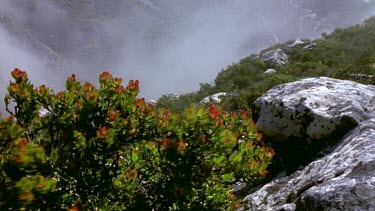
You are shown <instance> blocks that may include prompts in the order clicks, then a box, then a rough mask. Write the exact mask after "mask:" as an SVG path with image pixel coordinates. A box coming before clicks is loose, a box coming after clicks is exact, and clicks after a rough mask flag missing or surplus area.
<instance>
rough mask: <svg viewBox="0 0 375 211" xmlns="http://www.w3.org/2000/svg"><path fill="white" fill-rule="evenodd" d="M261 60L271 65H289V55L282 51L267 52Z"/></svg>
mask: <svg viewBox="0 0 375 211" xmlns="http://www.w3.org/2000/svg"><path fill="white" fill-rule="evenodd" d="M260 59H261V60H263V61H265V62H267V63H269V64H270V65H285V64H287V63H288V55H286V54H285V52H284V51H283V50H281V49H276V50H271V51H267V52H265V53H263V54H262V55H261V56H260Z"/></svg>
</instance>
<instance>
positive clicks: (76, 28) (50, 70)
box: [0, 0, 375, 107]
mask: <svg viewBox="0 0 375 211" xmlns="http://www.w3.org/2000/svg"><path fill="white" fill-rule="evenodd" d="M30 2H32V3H30ZM80 2H82V3H80ZM317 2H320V3H317ZM322 2H323V3H322ZM367 2H368V3H366V4H358V0H342V1H337V0H326V1H323V0H319V1H310V0H299V1H298V0H294V1H293V0H206V1H204V0H190V1H188V0H154V1H152V0H138V1H137V0H124V1H121V0H97V1H92V0H89V1H82V0H71V1H56V0H1V1H0V68H1V69H0V73H1V78H0V89H1V90H0V94H1V95H2V96H3V95H4V90H5V86H6V84H8V82H9V80H10V71H11V70H12V69H13V68H14V67H19V68H21V69H23V70H26V71H27V72H28V74H29V75H30V77H31V79H32V81H33V82H34V83H35V84H38V85H39V84H42V83H45V84H47V85H49V86H52V87H53V88H54V89H62V88H63V86H64V80H65V78H66V77H67V76H69V75H70V74H72V73H77V75H78V76H79V77H80V79H81V80H84V81H87V80H88V81H91V82H93V81H96V80H97V77H98V74H99V73H100V72H102V71H103V70H108V71H110V72H111V73H113V74H114V75H116V76H121V77H123V78H124V79H125V80H124V81H125V82H126V81H127V80H128V79H139V80H140V81H141V96H144V97H146V98H147V99H157V98H158V97H160V96H161V95H162V94H167V93H171V92H173V93H185V92H188V91H193V90H196V89H198V88H199V85H198V84H199V83H200V82H213V80H214V78H215V76H216V75H217V73H218V72H219V71H220V70H221V69H222V68H225V67H226V66H227V65H229V64H231V63H232V62H235V61H238V60H239V59H241V58H243V57H245V56H248V55H250V54H251V53H256V52H258V51H259V50H260V49H262V48H265V47H268V46H269V45H272V44H275V43H277V42H283V41H286V40H289V39H296V38H317V37H319V36H320V34H321V33H322V32H327V31H328V32H329V31H331V30H333V29H334V28H335V27H337V26H339V27H343V26H348V25H352V24H356V23H359V22H361V21H362V20H364V19H365V18H367V17H369V16H371V15H374V10H373V9H374V8H375V7H374V1H367ZM28 4H33V9H32V10H26V9H24V8H25V6H24V5H28ZM20 5H22V6H20ZM72 5H73V6H72ZM76 5H79V6H80V8H79V11H77V10H75V8H74V7H75V6H76ZM351 5H354V6H351ZM77 7H78V6H77ZM323 7H324V8H323ZM342 7H344V8H342ZM316 8H320V9H319V11H318V10H316ZM322 8H323V9H322ZM337 10H339V11H338V12H337ZM30 11H32V12H30ZM80 15H82V16H84V17H80ZM93 16H97V17H93ZM24 28H27V30H26V31H24ZM25 39H26V40H25ZM1 107H2V103H1Z"/></svg>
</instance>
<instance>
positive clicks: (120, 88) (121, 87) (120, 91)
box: [116, 85, 125, 94]
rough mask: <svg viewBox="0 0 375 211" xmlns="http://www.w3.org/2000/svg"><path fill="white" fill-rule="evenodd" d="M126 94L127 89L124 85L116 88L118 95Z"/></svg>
mask: <svg viewBox="0 0 375 211" xmlns="http://www.w3.org/2000/svg"><path fill="white" fill-rule="evenodd" d="M124 92H125V88H124V87H123V86H122V85H118V86H116V93H117V94H120V93H124Z"/></svg>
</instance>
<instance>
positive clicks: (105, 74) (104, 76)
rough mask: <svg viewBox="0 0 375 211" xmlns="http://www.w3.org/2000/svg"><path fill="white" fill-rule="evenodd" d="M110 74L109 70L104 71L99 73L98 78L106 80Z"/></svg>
mask: <svg viewBox="0 0 375 211" xmlns="http://www.w3.org/2000/svg"><path fill="white" fill-rule="evenodd" d="M110 76H111V75H110V74H109V72H107V71H104V72H103V73H102V74H100V77H99V78H100V80H108V79H109V77H110Z"/></svg>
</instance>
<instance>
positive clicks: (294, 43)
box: [288, 39, 305, 47]
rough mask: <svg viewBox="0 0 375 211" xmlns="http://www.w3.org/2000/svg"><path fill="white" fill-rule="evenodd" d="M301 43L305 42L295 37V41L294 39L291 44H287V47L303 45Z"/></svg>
mask: <svg viewBox="0 0 375 211" xmlns="http://www.w3.org/2000/svg"><path fill="white" fill-rule="evenodd" d="M303 44H305V42H303V41H302V40H300V39H296V41H294V42H293V43H292V44H290V45H288V47H294V46H297V45H303Z"/></svg>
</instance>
